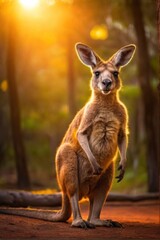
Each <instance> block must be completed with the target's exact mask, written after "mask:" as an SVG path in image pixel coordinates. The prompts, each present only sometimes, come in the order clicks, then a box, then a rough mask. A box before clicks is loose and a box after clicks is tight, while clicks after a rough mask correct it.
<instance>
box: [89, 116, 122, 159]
mask: <svg viewBox="0 0 160 240" xmlns="http://www.w3.org/2000/svg"><path fill="white" fill-rule="evenodd" d="M120 125H121V123H120V120H119V119H118V118H117V116H116V115H115V114H114V113H113V112H102V113H100V114H99V115H97V117H96V118H95V120H94V121H93V125H92V128H91V130H90V135H89V144H90V147H91V150H92V152H93V154H94V155H95V156H97V157H98V158H103V159H104V158H110V157H111V158H112V157H113V156H114V155H115V152H116V149H117V142H118V133H119V129H120Z"/></svg>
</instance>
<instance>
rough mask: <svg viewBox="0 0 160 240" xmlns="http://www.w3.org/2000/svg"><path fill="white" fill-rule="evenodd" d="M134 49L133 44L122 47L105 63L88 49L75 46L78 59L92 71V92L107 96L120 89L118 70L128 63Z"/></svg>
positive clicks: (81, 45)
mask: <svg viewBox="0 0 160 240" xmlns="http://www.w3.org/2000/svg"><path fill="white" fill-rule="evenodd" d="M135 49H136V46H135V45H134V44H131V45H127V46H124V47H123V48H121V49H119V50H118V51H117V52H116V53H115V54H114V55H112V56H111V58H109V59H108V60H107V61H103V60H102V59H101V58H100V57H99V56H98V55H97V54H96V53H95V52H94V51H93V50H92V49H91V48H90V47H88V46H86V45H84V44H82V43H77V44H76V52H77V55H78V57H79V59H80V60H81V62H82V63H83V64H85V65H87V66H88V67H90V68H91V70H92V79H91V86H92V89H93V90H94V92H97V93H101V94H104V95H108V94H110V93H114V92H116V91H117V90H118V89H120V87H121V81H120V78H119V71H120V68H121V67H124V66H126V65H127V64H128V63H129V62H130V60H131V59H132V57H133V55H134V52H135Z"/></svg>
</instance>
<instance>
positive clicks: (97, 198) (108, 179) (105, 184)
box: [88, 163, 122, 227]
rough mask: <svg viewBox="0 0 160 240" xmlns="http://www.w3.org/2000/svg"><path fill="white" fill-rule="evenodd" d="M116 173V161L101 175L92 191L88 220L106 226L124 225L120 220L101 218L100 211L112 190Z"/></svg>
mask: <svg viewBox="0 0 160 240" xmlns="http://www.w3.org/2000/svg"><path fill="white" fill-rule="evenodd" d="M113 175H114V163H111V164H110V166H109V167H108V169H107V170H106V172H105V173H104V174H103V175H102V176H101V178H100V180H99V182H98V183H97V186H96V188H95V189H94V190H93V192H92V193H91V195H90V197H89V200H90V212H89V217H88V220H89V222H90V223H92V224H94V225H95V226H106V227H122V225H121V224H120V223H118V222H115V221H112V220H101V219H100V213H101V210H102V207H103V204H104V202H105V199H106V197H107V194H108V192H109V190H110V187H111V184H112V180H113Z"/></svg>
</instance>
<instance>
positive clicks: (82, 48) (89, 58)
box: [75, 43, 101, 68]
mask: <svg viewBox="0 0 160 240" xmlns="http://www.w3.org/2000/svg"><path fill="white" fill-rule="evenodd" d="M75 48H76V53H77V55H78V57H79V59H80V60H81V62H82V63H83V64H85V65H87V66H89V67H92V68H94V67H95V66H96V65H97V64H98V63H99V62H100V61H101V59H100V57H99V56H98V55H97V54H96V53H94V51H93V50H92V49H91V48H90V47H88V46H87V45H84V44H82V43H77V44H76V45H75Z"/></svg>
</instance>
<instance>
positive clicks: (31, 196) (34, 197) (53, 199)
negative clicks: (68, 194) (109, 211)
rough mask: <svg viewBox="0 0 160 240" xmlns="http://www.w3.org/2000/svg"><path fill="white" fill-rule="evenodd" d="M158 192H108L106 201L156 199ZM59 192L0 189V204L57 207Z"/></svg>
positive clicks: (60, 198)
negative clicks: (136, 193) (130, 193)
mask: <svg viewBox="0 0 160 240" xmlns="http://www.w3.org/2000/svg"><path fill="white" fill-rule="evenodd" d="M159 198H160V195H159V193H152V194H151V193H145V194H140V195H129V194H118V193H110V194H109V195H108V198H107V201H131V202H136V201H144V200H157V199H159ZM61 202H62V195H61V193H60V192H59V193H53V194H35V193H32V192H27V191H0V206H10V207H29V206H30V207H35V206H36V207H40V206H41V207H57V206H61Z"/></svg>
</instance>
